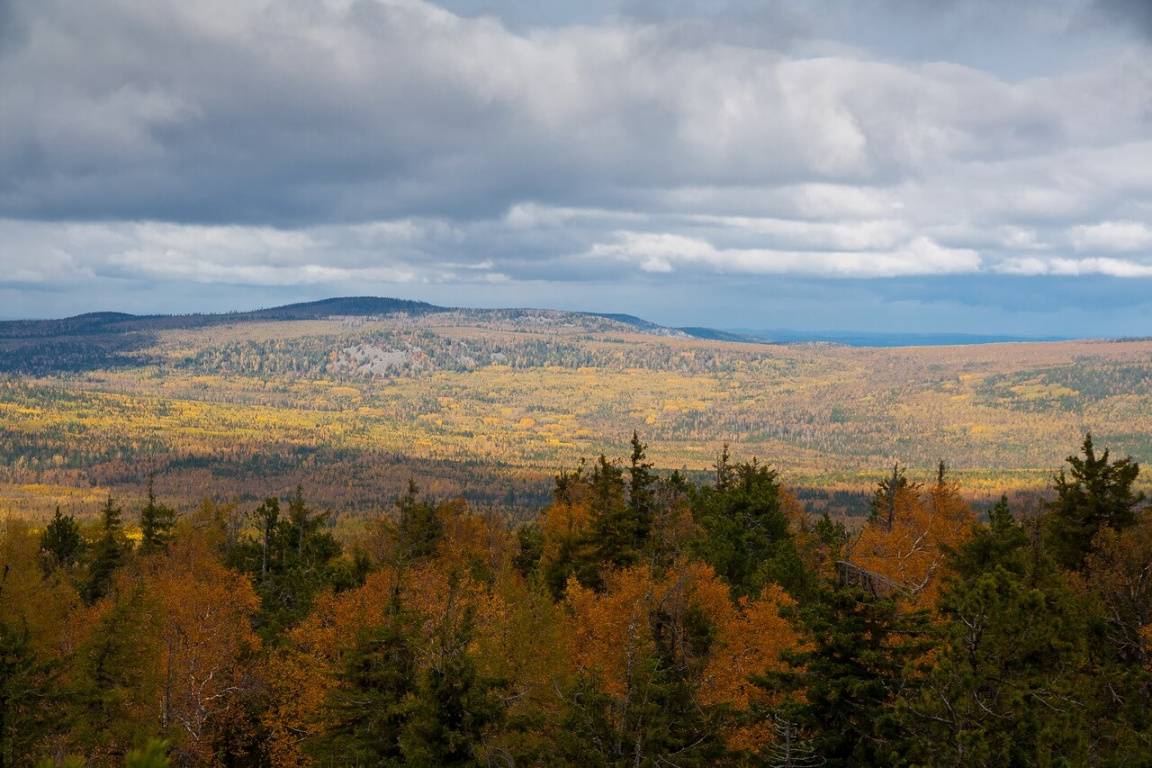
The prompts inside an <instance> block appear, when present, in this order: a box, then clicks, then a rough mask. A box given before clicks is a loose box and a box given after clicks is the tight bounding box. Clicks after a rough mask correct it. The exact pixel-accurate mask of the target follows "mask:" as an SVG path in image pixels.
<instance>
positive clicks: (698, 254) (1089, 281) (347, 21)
mask: <svg viewBox="0 0 1152 768" xmlns="http://www.w3.org/2000/svg"><path fill="white" fill-rule="evenodd" d="M366 294H370V295H382V296H396V297H401V298H411V299H422V300H427V301H432V302H436V303H442V304H452V305H461V306H547V307H558V308H566V309H584V310H594V311H615V312H630V313H633V314H638V315H641V316H644V317H646V318H648V319H651V320H654V321H657V322H662V323H666V324H671V325H710V326H714V327H722V328H776V327H790V328H797V329H808V330H818V329H855V330H870V331H950V332H979V333H1014V334H1026V335H1045V334H1059V335H1074V336H1081V335H1152V1H1150V0H1014V1H1013V2H1011V3H1006V2H1004V1H1003V0H952V1H949V0H933V2H927V0H856V1H855V2H850V1H849V0H775V1H774V2H773V1H767V0H759V1H758V2H753V1H752V0H581V2H579V3H575V2H558V1H556V0H444V1H443V2H441V3H439V4H435V3H431V2H423V1H422V0H84V1H83V2H77V1H76V0H0V316H2V317H43V316H60V315H67V314H75V313H78V312H83V311H90V310H99V309H118V310H125V311H133V312H189V311H197V310H209V311H215V310H227V309H250V308H255V307H260V306H271V305H274V304H279V303H285V302H288V301H300V300H309V299H317V298H323V297H327V296H333V295H366Z"/></svg>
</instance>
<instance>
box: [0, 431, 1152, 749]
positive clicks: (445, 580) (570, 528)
mask: <svg viewBox="0 0 1152 768" xmlns="http://www.w3.org/2000/svg"><path fill="white" fill-rule="evenodd" d="M647 451H648V446H647V445H645V444H644V443H643V442H641V440H640V438H639V436H637V435H633V438H632V444H631V451H630V453H629V454H628V455H627V456H625V457H622V458H619V459H609V458H608V457H606V456H603V455H601V456H599V457H597V458H596V459H595V460H592V461H586V462H580V463H579V464H578V465H577V466H574V467H572V468H570V469H568V470H566V471H563V472H561V473H559V474H558V475H557V476H556V477H555V479H554V487H553V492H552V498H551V500H550V502H549V503H548V504H547V506H546V507H545V508H544V509H543V510H541V511H540V514H539V515H538V516H537V517H536V518H535V519H533V520H531V521H529V522H526V523H523V524H519V525H512V524H510V523H509V521H508V520H507V519H506V518H504V517H502V516H501V515H499V514H497V513H496V512H493V511H492V510H483V509H477V508H473V507H471V506H470V505H469V504H468V503H467V502H464V501H463V500H459V499H434V498H430V497H428V496H426V495H424V494H422V493H421V492H420V489H419V488H418V487H417V486H416V484H415V483H412V484H410V486H409V489H408V491H407V492H406V493H404V494H403V495H401V496H400V497H399V498H397V499H396V500H395V503H394V505H393V508H392V510H391V512H390V513H389V514H385V515H380V516H376V517H373V518H371V519H368V520H366V521H365V522H364V524H363V526H362V528H361V529H360V530H359V531H358V532H357V533H356V534H355V535H352V536H341V537H337V536H335V535H334V533H333V530H332V525H331V522H332V516H333V513H332V511H330V510H319V509H316V508H313V506H312V505H311V504H310V503H309V501H308V499H307V496H306V494H305V489H303V488H297V490H296V491H295V492H294V493H293V494H291V495H290V496H287V497H284V498H278V497H268V498H266V499H264V500H263V501H262V502H260V503H259V504H255V505H250V506H248V507H241V506H239V505H235V504H218V503H214V502H211V501H205V502H203V504H201V506H200V507H199V508H198V509H196V510H195V511H194V512H192V513H189V514H185V515H180V516H177V515H176V514H175V513H174V512H173V509H172V507H170V506H167V505H166V504H165V503H164V502H163V501H161V500H159V499H157V498H156V496H155V494H154V493H150V494H149V496H148V497H147V500H146V504H144V505H143V506H141V507H140V508H138V509H126V508H125V505H124V504H122V502H121V500H119V499H116V498H114V497H112V496H109V497H108V498H107V499H106V501H105V504H104V508H103V511H102V513H101V517H100V520H99V521H98V522H97V523H96V524H89V525H81V524H79V523H77V521H75V520H73V519H72V517H71V516H69V515H66V514H62V513H57V514H56V515H55V516H54V517H53V519H52V520H51V521H50V522H49V523H48V524H47V525H45V526H43V527H42V528H39V529H37V528H34V527H33V526H32V525H30V524H29V523H27V522H25V521H22V520H20V519H18V518H15V517H9V518H8V519H7V520H6V521H5V522H4V528H3V536H2V538H0V560H2V563H3V568H2V574H3V576H2V578H0V761H2V764H4V765H34V764H43V765H72V764H76V765H89V766H119V765H125V764H126V761H127V764H130V765H145V764H149V765H151V764H154V765H162V764H165V763H164V761H165V760H167V761H170V764H171V765H177V766H199V765H227V766H277V767H281V766H284V767H287V766H294V767H296V766H382V765H421V766H431V765H562V764H579V765H603V766H609V765H612V766H616V765H625V764H628V765H651V766H657V765H685V766H686V765H769V766H776V765H792V766H802V765H830V766H835V765H842V766H848V765H853V766H860V765H877V766H879V765H884V766H892V765H909V766H911V765H941V766H943V765H986V766H1000V765H1056V764H1066V765H1088V764H1093V765H1132V764H1139V763H1143V762H1147V761H1148V760H1152V719H1150V717H1149V711H1150V710H1149V707H1148V705H1147V702H1148V701H1149V696H1150V694H1152V666H1150V665H1152V656H1150V653H1149V652H1150V650H1152V587H1150V586H1149V585H1148V583H1147V581H1146V579H1145V578H1144V574H1145V573H1146V572H1147V571H1148V570H1149V569H1152V548H1150V545H1149V542H1150V541H1152V511H1150V509H1149V507H1148V505H1147V503H1146V499H1144V498H1143V495H1142V494H1140V493H1138V492H1136V491H1134V489H1133V484H1134V483H1135V482H1136V480H1137V478H1138V476H1139V471H1140V467H1139V465H1138V464H1137V463H1136V462H1134V461H1133V460H1131V458H1130V457H1129V458H1123V459H1114V458H1112V457H1111V455H1110V454H1109V452H1108V450H1103V451H1100V450H1098V449H1097V447H1096V445H1094V443H1093V440H1092V437H1091V436H1090V435H1089V436H1086V437H1085V438H1084V440H1083V443H1082V445H1081V446H1080V448H1079V452H1078V453H1076V454H1073V455H1070V456H1069V457H1068V459H1067V466H1066V468H1065V470H1064V471H1061V472H1060V473H1059V474H1057V475H1055V476H1054V477H1053V479H1052V487H1051V493H1050V497H1051V498H1050V501H1048V502H1046V503H1045V504H1043V505H1042V506H1040V507H1037V508H1035V509H1018V510H1014V509H1011V508H1010V507H1009V504H1008V501H1007V499H1006V498H1005V499H1003V500H1002V501H1001V502H1000V503H999V504H998V505H997V506H996V507H995V508H994V509H993V510H992V511H991V512H990V514H988V515H987V519H981V517H980V516H978V515H977V514H975V513H974V512H973V510H972V509H971V508H970V506H969V504H968V503H967V502H966V501H965V500H964V497H963V496H962V495H961V491H960V488H959V487H958V486H957V485H956V484H955V483H954V482H953V480H952V477H951V474H950V473H949V471H948V468H947V467H946V466H945V465H944V463H943V462H941V464H940V466H939V469H938V471H937V473H936V475H935V477H933V478H932V479H931V480H929V481H925V482H915V481H913V480H911V479H909V478H908V477H907V475H906V473H905V472H904V471H903V468H902V467H900V466H899V465H897V466H896V467H895V468H894V469H893V470H892V471H891V473H890V474H889V475H888V476H887V477H886V479H885V480H883V481H881V482H880V483H879V484H878V485H877V487H876V488H875V493H874V497H873V502H872V513H871V515H870V516H869V518H868V520H867V522H866V523H865V524H864V525H863V526H862V527H861V528H860V529H859V530H855V531H850V530H848V529H846V528H845V527H844V526H843V525H840V524H837V523H836V522H834V521H833V520H832V519H830V518H829V517H828V516H827V515H823V516H816V515H812V514H809V513H808V512H806V511H805V509H804V507H803V505H802V504H801V503H800V502H799V501H798V500H797V498H796V497H795V496H794V495H793V494H792V493H791V492H790V491H789V490H788V489H787V488H785V487H784V486H783V485H782V484H781V483H780V480H779V477H778V475H777V473H776V472H775V471H774V470H773V469H771V468H770V467H769V466H767V465H764V464H761V463H759V462H758V461H757V460H756V459H749V460H746V461H745V460H735V459H733V458H732V457H731V456H730V455H729V452H728V450H727V449H725V450H724V451H723V452H722V453H721V455H720V456H719V457H718V458H717V460H716V462H715V465H714V467H713V471H712V473H711V475H710V477H708V478H707V479H705V480H701V481H694V480H691V479H688V478H686V477H684V476H683V475H682V474H681V473H679V472H671V473H667V472H657V471H655V470H654V469H653V467H652V464H651V462H650V461H648V458H647ZM66 758H67V759H68V760H72V761H74V762H73V763H69V762H67V761H66ZM141 761H145V762H141ZM147 761H152V762H147Z"/></svg>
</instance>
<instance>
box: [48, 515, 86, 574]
mask: <svg viewBox="0 0 1152 768" xmlns="http://www.w3.org/2000/svg"><path fill="white" fill-rule="evenodd" d="M83 547H84V539H83V538H82V537H81V536H80V528H79V526H77V525H76V520H75V519H74V518H73V517H72V516H71V515H62V514H60V507H56V516H55V517H53V518H52V521H51V522H50V523H48V525H47V527H46V528H45V529H44V533H42V534H41V535H40V551H41V552H43V553H44V556H45V557H46V559H47V561H46V562H45V567H46V569H47V570H48V571H49V572H50V571H52V570H55V569H56V568H71V567H72V566H73V565H75V564H76V561H77V560H78V559H79V557H80V553H81V551H82V550H83Z"/></svg>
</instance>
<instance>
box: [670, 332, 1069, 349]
mask: <svg viewBox="0 0 1152 768" xmlns="http://www.w3.org/2000/svg"><path fill="white" fill-rule="evenodd" d="M683 330H688V329H683ZM725 333H728V334H731V335H735V336H739V337H742V340H748V339H754V340H756V341H759V342H761V343H763V342H769V343H773V344H804V343H812V342H827V343H832V344H844V345H845V346H849V347H941V346H957V345H964V344H1005V343H1009V342H1021V341H1024V342H1031V341H1070V340H1071V339H1070V337H1067V336H999V335H993V334H973V333H861V332H856V331H795V330H792V329H790V328H773V329H770V330H754V329H748V328H734V329H731V330H730V331H727V332H725ZM693 335H696V334H693ZM700 338H721V337H709V336H701V337H700Z"/></svg>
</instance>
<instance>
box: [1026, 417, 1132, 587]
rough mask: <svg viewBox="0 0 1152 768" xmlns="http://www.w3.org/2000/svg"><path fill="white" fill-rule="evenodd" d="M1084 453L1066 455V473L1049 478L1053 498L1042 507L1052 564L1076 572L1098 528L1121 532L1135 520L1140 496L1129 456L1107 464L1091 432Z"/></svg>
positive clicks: (1081, 565) (1086, 438) (1085, 442)
mask: <svg viewBox="0 0 1152 768" xmlns="http://www.w3.org/2000/svg"><path fill="white" fill-rule="evenodd" d="M1080 450H1081V452H1082V453H1083V454H1084V455H1083V458H1081V457H1079V456H1069V457H1068V459H1067V461H1068V464H1069V469H1068V472H1067V473H1065V471H1064V470H1060V474H1059V475H1057V476H1056V478H1055V481H1056V482H1055V486H1054V487H1055V491H1056V499H1055V500H1054V501H1052V502H1051V503H1050V504H1049V505H1048V515H1047V518H1046V521H1045V522H1046V526H1045V543H1046V545H1047V546H1048V549H1049V550H1050V551H1051V552H1052V555H1053V557H1055V559H1056V562H1057V563H1059V565H1060V566H1061V567H1063V568H1067V569H1069V570H1080V569H1081V568H1083V567H1084V560H1085V558H1086V557H1087V556H1088V553H1089V552H1091V551H1092V539H1093V538H1094V537H1095V536H1096V534H1097V532H1098V531H1099V530H1100V529H1101V527H1103V526H1108V527H1110V528H1112V529H1113V530H1115V531H1120V530H1123V529H1124V528H1127V527H1128V526H1130V525H1132V524H1133V523H1134V522H1135V521H1136V507H1137V505H1138V504H1140V502H1142V501H1143V500H1144V494H1143V493H1137V492H1134V491H1133V490H1132V485H1133V483H1135V482H1136V478H1137V477H1138V476H1139V474H1140V465H1139V464H1137V463H1136V462H1135V461H1133V460H1132V457H1131V456H1128V457H1127V458H1124V459H1117V460H1116V461H1109V457H1108V450H1107V449H1105V451H1104V453H1102V454H1100V455H1099V456H1097V455H1096V450H1095V447H1094V446H1093V445H1092V435H1091V433H1089V434H1087V435H1085V436H1084V443H1083V444H1082V445H1081V447H1080Z"/></svg>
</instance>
